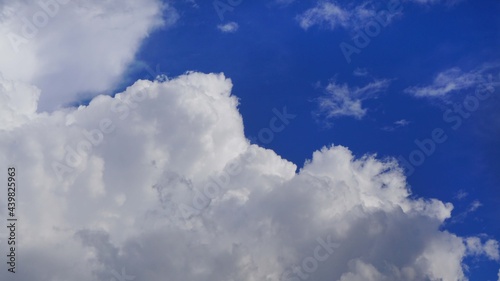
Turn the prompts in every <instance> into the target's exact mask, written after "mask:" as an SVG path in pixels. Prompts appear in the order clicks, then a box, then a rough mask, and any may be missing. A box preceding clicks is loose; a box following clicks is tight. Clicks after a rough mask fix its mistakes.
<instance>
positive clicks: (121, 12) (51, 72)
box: [0, 0, 178, 110]
mask: <svg viewBox="0 0 500 281" xmlns="http://www.w3.org/2000/svg"><path fill="white" fill-rule="evenodd" d="M177 17H178V16H177V13H176V12H175V10H173V9H172V8H171V7H170V6H169V5H168V4H163V3H161V1H159V0H145V1H134V0H125V1H118V0H111V1H104V2H103V1H97V0H91V1H87V0H85V1H84V0H42V1H35V0H27V1H0V34H2V36H1V37H0V52H1V53H2V56H0V73H2V74H3V76H4V78H5V79H10V80H15V81H21V82H24V83H29V84H32V85H36V86H37V87H38V88H39V89H40V90H41V91H42V92H43V93H44V94H43V95H41V96H40V103H39V106H40V108H41V109H42V110H47V109H53V107H54V105H63V104H66V103H69V102H73V101H76V100H77V96H78V95H80V96H85V97H89V96H92V95H95V94H96V93H101V92H104V91H107V90H109V89H110V88H113V87H114V86H116V84H117V83H118V81H119V78H120V77H121V75H122V74H123V72H124V71H125V69H126V67H127V65H128V64H129V63H130V62H131V61H132V59H133V58H134V55H135V53H136V52H137V50H138V49H139V47H140V44H141V42H142V40H143V39H144V38H145V37H147V36H148V35H149V34H150V33H151V31H152V30H154V29H155V28H158V27H160V26H162V25H163V26H169V25H171V24H173V23H174V22H175V21H176V20H177Z"/></svg>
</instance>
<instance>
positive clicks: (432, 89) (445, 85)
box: [405, 64, 500, 97]
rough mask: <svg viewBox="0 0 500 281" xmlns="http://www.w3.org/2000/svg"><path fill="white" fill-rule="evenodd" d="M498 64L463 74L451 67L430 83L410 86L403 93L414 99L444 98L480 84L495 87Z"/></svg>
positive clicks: (497, 83)
mask: <svg viewBox="0 0 500 281" xmlns="http://www.w3.org/2000/svg"><path fill="white" fill-rule="evenodd" d="M499 68H500V64H485V65H483V66H481V67H479V68H476V69H474V70H471V71H468V72H464V71H462V70H461V69H460V68H459V67H453V68H450V69H447V70H445V71H442V72H440V73H438V74H437V75H436V76H435V77H434V80H433V81H432V83H430V84H428V85H424V86H412V87H408V88H406V89H405V92H406V93H408V94H411V95H413V96H415V97H445V96H447V95H451V94H453V93H456V92H460V91H463V90H469V89H472V88H476V87H478V86H480V85H482V84H485V85H488V87H496V86H498V85H500V82H499V81H498V79H497V80H495V79H496V78H495V71H496V72H497V73H496V75H498V70H499Z"/></svg>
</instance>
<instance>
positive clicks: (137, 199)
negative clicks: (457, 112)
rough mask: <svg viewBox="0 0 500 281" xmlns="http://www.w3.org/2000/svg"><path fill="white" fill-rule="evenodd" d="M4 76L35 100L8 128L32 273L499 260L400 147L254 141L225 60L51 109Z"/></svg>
mask: <svg viewBox="0 0 500 281" xmlns="http://www.w3.org/2000/svg"><path fill="white" fill-rule="evenodd" d="M2 83H3V84H2V85H4V86H3V88H2V91H0V98H1V99H2V100H9V99H11V101H10V105H9V108H11V107H17V108H24V111H23V113H20V114H18V115H16V114H13V113H12V112H10V113H9V112H8V113H7V114H10V115H8V116H9V118H10V119H9V125H3V127H2V128H0V163H1V165H2V168H1V169H2V170H3V171H6V169H7V167H8V166H10V165H13V166H15V167H16V169H17V171H18V180H19V185H20V187H19V190H20V191H19V193H18V197H17V202H18V208H17V209H16V211H17V215H18V216H19V217H20V218H22V221H21V224H22V227H21V228H19V237H20V240H19V250H18V251H19V255H18V264H19V271H18V273H16V276H17V277H18V278H19V280H75V281H84V280H85V281H90V280H92V281H96V280H102V281H104V280H105V281H108V280H112V279H113V278H114V279H116V280H120V279H119V278H122V279H125V280H130V278H135V280H148V281H156V280H158V281H159V280H165V278H168V280H173V281H176V280H179V281H181V280H182V281H185V280H191V281H201V280H227V281H229V280H242V281H250V280H304V278H306V279H309V280H342V281H354V280H391V281H396V280H398V281H399V280H408V281H412V280H413V281H419V280H443V281H456V280H466V276H465V274H464V264H463V260H464V257H466V256H477V255H482V256H486V257H489V258H491V259H498V243H497V242H496V241H494V240H489V241H486V242H484V243H483V242H482V241H481V240H478V239H479V238H474V237H467V238H462V237H459V236H457V235H455V234H453V233H450V232H448V231H443V230H442V225H443V223H444V222H445V220H447V219H448V218H450V216H451V211H452V209H453V206H452V205H451V204H449V203H444V202H441V201H439V200H436V199H426V198H417V197H415V196H414V195H412V194H411V191H410V189H409V188H408V186H407V184H406V181H405V177H404V175H403V173H402V170H401V168H399V167H398V166H397V162H396V161H395V160H380V159H377V158H376V156H374V155H366V156H363V157H361V158H356V157H354V156H353V154H352V153H351V151H349V149H348V148H346V147H342V146H327V147H324V148H322V149H321V150H319V151H315V152H314V153H313V154H312V158H311V159H310V160H308V161H306V163H305V165H304V167H303V168H302V169H300V170H299V171H297V170H296V169H297V166H296V165H295V164H294V163H291V162H290V161H287V160H285V159H283V158H282V157H280V156H279V155H277V154H276V153H275V152H274V151H272V150H268V149H264V148H261V147H259V146H257V145H250V144H249V142H248V140H247V139H246V138H245V136H244V131H243V120H242V117H241V115H240V113H239V112H238V99H237V98H236V97H235V96H232V95H231V88H232V83H231V81H230V80H229V79H227V78H226V77H225V76H224V75H222V74H202V73H187V74H185V75H182V76H180V77H177V78H175V79H172V80H168V79H166V80H165V81H145V80H140V81H137V82H136V83H134V84H133V85H132V86H130V87H129V88H127V89H126V90H125V91H124V92H123V93H119V94H117V95H116V96H115V97H110V96H98V97H95V98H94V99H93V100H92V101H91V103H90V104H89V105H88V106H81V107H79V108H72V109H60V110H56V111H54V112H52V113H51V114H46V113H44V114H40V113H36V112H34V111H33V102H35V101H36V97H37V90H36V88H30V87H29V86H27V85H22V84H15V83H11V82H8V80H5V81H3V82H2ZM22 87H25V88H24V89H26V90H27V91H28V92H30V93H31V94H27V96H26V97H23V98H20V99H19V100H13V99H12V97H14V96H15V95H14V93H15V92H16V91H19V89H20V88H22ZM373 88H374V86H366V87H364V88H363V89H364V90H359V89H358V91H361V92H371V90H368V89H373ZM375 88H376V87H375ZM4 176H5V175H4ZM6 210H7V208H6V201H5V200H4V199H2V200H0V219H1V220H2V221H5V218H6V215H7V214H6ZM1 231H2V232H5V231H6V229H5V228H4V229H2V230H1ZM0 234H1V236H0V239H1V240H2V241H1V242H0V247H1V248H2V249H5V248H6V243H5V237H6V233H0ZM9 274H11V273H8V272H7V271H5V270H3V271H1V272H0V278H1V279H2V280H4V279H6V278H9V277H10V275H9ZM300 276H306V277H304V278H302V277H300Z"/></svg>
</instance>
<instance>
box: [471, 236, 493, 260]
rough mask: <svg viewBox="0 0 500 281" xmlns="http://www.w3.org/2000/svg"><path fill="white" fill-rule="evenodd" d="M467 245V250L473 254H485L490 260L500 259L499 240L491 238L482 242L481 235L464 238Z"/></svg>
mask: <svg viewBox="0 0 500 281" xmlns="http://www.w3.org/2000/svg"><path fill="white" fill-rule="evenodd" d="M464 242H465V245H466V247H467V252H468V253H469V254H470V255H471V256H481V255H484V256H486V257H488V258H489V259H490V260H495V261H498V260H499V259H500V253H499V250H498V241H496V240H493V239H489V240H488V241H486V242H485V243H484V244H483V243H482V242H481V239H480V238H479V237H468V238H466V239H464Z"/></svg>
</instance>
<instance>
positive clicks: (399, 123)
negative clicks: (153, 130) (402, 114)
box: [382, 119, 410, 132]
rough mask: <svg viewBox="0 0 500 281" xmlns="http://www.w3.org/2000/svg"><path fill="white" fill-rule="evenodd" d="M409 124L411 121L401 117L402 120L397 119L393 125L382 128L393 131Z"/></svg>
mask: <svg viewBox="0 0 500 281" xmlns="http://www.w3.org/2000/svg"><path fill="white" fill-rule="evenodd" d="M409 124H410V121H408V120H406V119H401V120H398V121H395V122H394V123H393V124H392V125H391V126H385V127H383V128H382V130H384V131H388V132H392V131H394V130H396V129H398V128H401V127H406V126H408V125H409Z"/></svg>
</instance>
